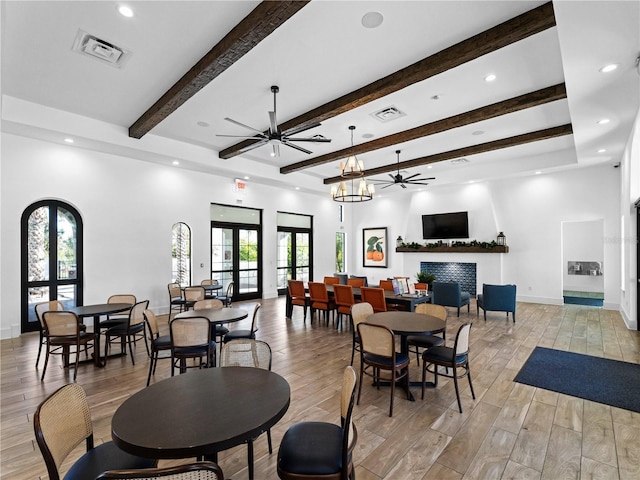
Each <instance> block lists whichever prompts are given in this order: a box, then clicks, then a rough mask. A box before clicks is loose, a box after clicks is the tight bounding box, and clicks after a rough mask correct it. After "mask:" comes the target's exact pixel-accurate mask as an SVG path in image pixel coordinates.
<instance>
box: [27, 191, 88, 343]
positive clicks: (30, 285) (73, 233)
mask: <svg viewBox="0 0 640 480" xmlns="http://www.w3.org/2000/svg"><path fill="white" fill-rule="evenodd" d="M20 243H21V254H20V255H21V285H22V288H21V299H22V308H21V311H22V316H21V331H22V332H23V333H24V332H32V331H36V330H38V329H39V328H40V327H39V323H38V319H37V318H36V315H35V311H34V305H35V304H36V303H39V302H45V301H47V300H59V301H61V302H62V304H63V305H64V306H65V307H67V306H68V307H73V306H76V305H82V278H83V274H82V218H81V217H80V214H79V213H78V211H77V210H76V209H75V208H73V207H72V206H71V205H69V204H67V203H64V202H61V201H59V200H42V201H40V202H37V203H34V204H32V205H30V206H29V207H28V208H27V209H26V210H25V211H24V212H23V214H22V220H21V242H20Z"/></svg>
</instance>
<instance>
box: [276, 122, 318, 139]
mask: <svg viewBox="0 0 640 480" xmlns="http://www.w3.org/2000/svg"><path fill="white" fill-rule="evenodd" d="M319 126H320V123H313V124H311V125H306V126H304V125H303V126H299V127H293V128H290V129H289V130H285V131H284V132H282V135H284V136H289V135H295V134H296V133H300V132H304V131H305V130H310V129H312V128H315V127H319Z"/></svg>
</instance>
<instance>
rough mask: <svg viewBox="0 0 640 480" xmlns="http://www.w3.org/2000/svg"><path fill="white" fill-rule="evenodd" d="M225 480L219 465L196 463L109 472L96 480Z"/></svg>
mask: <svg viewBox="0 0 640 480" xmlns="http://www.w3.org/2000/svg"><path fill="white" fill-rule="evenodd" d="M158 478H162V479H163V480H224V474H223V473H222V469H221V468H220V467H219V466H218V464H216V463H213V462H196V463H188V464H186V465H175V466H173V467H163V468H145V469H142V470H109V471H107V472H104V473H103V474H102V475H100V476H99V477H98V478H97V479H96V480H116V479H120V480H125V479H128V480H156V479H158Z"/></svg>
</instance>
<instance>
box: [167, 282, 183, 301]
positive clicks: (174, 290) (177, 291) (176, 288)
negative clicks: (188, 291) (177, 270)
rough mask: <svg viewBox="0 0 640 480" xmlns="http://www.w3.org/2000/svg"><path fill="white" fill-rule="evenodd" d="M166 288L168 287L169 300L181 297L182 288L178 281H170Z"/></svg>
mask: <svg viewBox="0 0 640 480" xmlns="http://www.w3.org/2000/svg"><path fill="white" fill-rule="evenodd" d="M167 288H168V289H169V298H170V299H171V300H174V299H176V298H182V288H180V284H179V283H170V284H169V285H167Z"/></svg>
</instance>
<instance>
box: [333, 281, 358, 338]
mask: <svg viewBox="0 0 640 480" xmlns="http://www.w3.org/2000/svg"><path fill="white" fill-rule="evenodd" d="M333 300H334V301H335V303H336V312H337V313H338V322H337V324H336V328H339V327H340V326H341V325H342V317H343V316H344V315H347V317H348V318H350V317H351V306H352V305H353V304H355V303H356V300H355V298H354V296H353V287H352V286H351V285H340V284H335V285H334V286H333Z"/></svg>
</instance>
